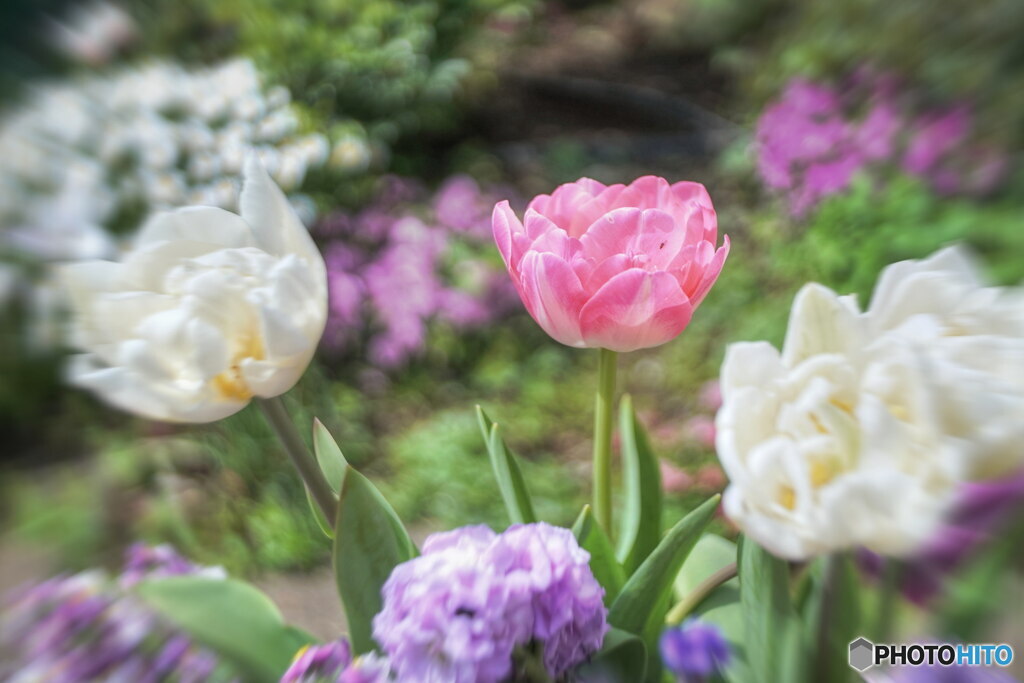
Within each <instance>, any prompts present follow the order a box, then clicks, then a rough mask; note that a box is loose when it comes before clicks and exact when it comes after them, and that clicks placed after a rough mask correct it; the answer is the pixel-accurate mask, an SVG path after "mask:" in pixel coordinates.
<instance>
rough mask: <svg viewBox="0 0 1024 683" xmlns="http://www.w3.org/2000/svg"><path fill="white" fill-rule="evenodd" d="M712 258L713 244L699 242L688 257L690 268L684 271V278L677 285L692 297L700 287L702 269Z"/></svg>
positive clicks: (713, 253) (713, 252) (713, 256)
mask: <svg viewBox="0 0 1024 683" xmlns="http://www.w3.org/2000/svg"><path fill="white" fill-rule="evenodd" d="M714 258H715V245H713V244H711V242H699V243H698V244H697V248H696V249H694V251H693V256H691V257H690V269H689V271H687V273H686V278H685V279H680V280H679V286H680V287H682V288H683V291H684V292H686V293H687V294H688V295H689V296H691V297H692V296H693V295H694V293H695V292H696V291H697V289H698V288H699V287H700V283H701V281H702V280H703V279H704V270H705V269H706V268H707V267H708V264H710V263H711V261H712V259H714Z"/></svg>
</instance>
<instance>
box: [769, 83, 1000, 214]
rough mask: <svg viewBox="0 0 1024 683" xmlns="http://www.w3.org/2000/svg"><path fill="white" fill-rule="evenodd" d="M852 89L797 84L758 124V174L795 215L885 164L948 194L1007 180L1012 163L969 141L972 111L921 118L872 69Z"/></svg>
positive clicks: (982, 190)
mask: <svg viewBox="0 0 1024 683" xmlns="http://www.w3.org/2000/svg"><path fill="white" fill-rule="evenodd" d="M845 87H846V89H845V91H844V92H843V93H840V91H839V89H838V88H832V87H829V86H826V85H821V84H815V83H810V82H809V81H806V80H803V79H794V80H793V81H791V82H790V83H789V85H788V86H787V87H786V88H785V89H784V90H783V92H782V93H781V95H780V96H779V98H778V99H777V100H776V101H774V102H772V103H771V104H770V105H769V106H768V107H766V108H765V110H764V112H763V113H762V114H761V116H760V118H759V119H758V122H757V127H756V133H755V149H756V151H757V168H758V171H759V172H760V175H761V178H762V180H763V181H764V183H765V185H766V186H768V187H770V188H772V189H775V190H779V191H782V192H783V194H784V195H785V196H786V199H787V200H788V203H789V207H790V211H791V212H792V213H793V215H796V216H800V215H803V214H806V213H807V211H809V210H810V209H811V208H813V207H814V206H815V205H817V204H818V203H819V202H821V201H822V200H823V199H825V198H827V197H829V196H832V195H834V194H837V193H839V192H842V191H844V190H845V189H846V188H847V187H849V186H850V183H851V181H852V179H853V178H854V177H855V176H856V175H857V174H858V173H859V172H861V171H862V170H864V169H867V168H873V167H875V166H878V165H880V164H898V165H900V166H901V167H902V169H903V170H904V171H905V172H906V173H909V174H911V175H915V176H918V177H920V178H922V179H924V180H926V181H927V182H928V183H929V184H930V185H931V186H932V188H933V189H934V190H935V191H937V192H939V193H942V194H954V193H962V194H970V195H984V194H987V193H989V192H991V191H992V190H993V189H995V187H996V186H997V185H998V184H999V182H1000V181H1001V180H1002V179H1003V177H1005V173H1006V167H1007V159H1006V156H1005V155H1004V154H1000V153H999V152H998V151H997V150H994V149H990V148H986V147H983V146H979V145H976V144H972V143H971V142H970V137H971V135H972V133H973V128H974V120H973V116H972V114H971V111H970V108H969V107H968V106H967V105H966V104H963V103H960V104H956V105H954V106H949V107H946V108H943V109H937V110H931V111H926V112H925V113H923V114H921V113H920V110H918V111H917V113H914V111H913V109H912V107H911V106H910V105H912V101H911V102H908V98H906V97H902V98H901V97H900V95H901V94H902V93H903V92H904V91H906V88H904V87H901V86H900V84H899V82H898V81H897V79H896V78H895V77H894V76H892V75H891V74H886V73H884V72H879V71H877V70H875V69H873V68H871V67H869V66H864V67H861V68H858V69H857V70H855V71H854V73H853V74H852V75H851V76H850V77H849V78H847V79H846V86H845ZM864 105H867V106H866V110H867V111H866V114H864V115H863V116H858V115H857V114H856V112H858V110H860V109H862V108H863V107H864ZM908 110H909V111H908ZM904 140H906V144H905V145H904V144H903V143H904Z"/></svg>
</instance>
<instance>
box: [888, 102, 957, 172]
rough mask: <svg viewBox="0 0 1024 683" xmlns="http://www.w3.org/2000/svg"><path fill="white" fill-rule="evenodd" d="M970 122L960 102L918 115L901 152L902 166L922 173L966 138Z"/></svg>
mask: <svg viewBox="0 0 1024 683" xmlns="http://www.w3.org/2000/svg"><path fill="white" fill-rule="evenodd" d="M971 126H972V117H971V112H970V110H968V109H967V107H964V106H959V107H953V108H951V109H947V110H945V111H939V112H932V113H930V114H926V115H925V116H922V117H921V118H919V119H918V120H917V121H916V122H915V125H914V135H913V137H912V138H911V139H910V142H909V143H908V145H907V151H906V153H905V154H904V156H903V168H904V170H906V171H907V172H908V173H912V174H914V175H925V174H926V173H928V172H929V171H931V170H932V169H933V168H934V167H935V166H936V164H938V163H939V161H940V160H941V159H942V158H943V157H944V156H945V155H947V154H949V153H950V152H951V151H953V150H954V149H955V148H956V147H958V146H959V145H960V144H962V143H963V142H964V140H966V139H967V136H968V134H969V133H970V130H971Z"/></svg>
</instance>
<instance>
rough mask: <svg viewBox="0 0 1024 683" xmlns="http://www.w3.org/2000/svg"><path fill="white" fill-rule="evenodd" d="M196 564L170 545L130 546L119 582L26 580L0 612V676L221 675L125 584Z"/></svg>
mask: <svg viewBox="0 0 1024 683" xmlns="http://www.w3.org/2000/svg"><path fill="white" fill-rule="evenodd" d="M203 571H205V570H204V569H203V568H201V567H197V566H196V565H193V564H192V563H190V562H188V561H187V560H185V559H184V558H182V557H181V556H180V555H178V554H177V553H176V552H174V550H173V549H172V548H170V547H169V546H158V547H156V548H147V547H145V546H133V547H132V548H131V549H130V550H129V552H128V557H127V562H126V566H125V573H124V574H123V575H122V577H121V579H120V580H119V581H110V580H109V579H108V578H107V577H106V576H105V575H104V574H102V573H100V572H87V573H82V574H77V575H74V576H60V577H56V578H54V579H50V580H48V581H44V582H42V583H39V584H36V585H34V586H29V587H27V588H26V589H24V590H22V591H21V592H20V593H19V594H16V595H14V596H12V599H11V601H10V603H9V604H8V605H7V607H6V609H5V610H4V612H3V615H2V618H0V650H2V651H4V652H5V653H6V654H8V655H10V656H9V657H8V658H7V660H5V661H3V662H2V663H0V679H3V680H7V676H8V675H13V674H14V672H18V673H19V674H21V675H23V676H26V680H29V679H31V680H46V681H52V682H53V683H77V682H79V681H100V680H103V681H106V680H125V681H139V682H140V683H144V682H148V681H153V682H154V683H156V682H157V681H161V680H168V679H172V678H173V679H174V680H177V681H182V683H199V682H201V681H223V680H225V679H226V676H228V675H229V672H228V671H227V670H226V669H224V668H223V667H221V668H218V666H219V663H218V660H217V658H216V657H215V656H214V655H213V653H212V652H210V651H208V650H205V649H202V648H200V647H198V646H197V645H195V644H194V643H193V642H191V640H190V639H189V638H188V636H186V635H185V634H183V633H181V632H180V631H178V630H177V629H175V628H174V627H172V626H171V625H170V624H168V623H166V622H164V621H163V620H162V619H160V618H159V617H158V616H157V615H156V614H154V613H153V612H151V611H150V610H149V608H148V607H146V606H145V605H143V604H142V603H140V602H138V601H136V600H135V599H134V598H133V597H132V595H131V594H130V593H127V592H126V590H125V589H126V587H127V586H129V585H132V584H134V583H136V582H137V581H139V580H142V579H145V578H148V577H150V576H173V575H179V574H195V573H199V572H203ZM8 660H9V661H8Z"/></svg>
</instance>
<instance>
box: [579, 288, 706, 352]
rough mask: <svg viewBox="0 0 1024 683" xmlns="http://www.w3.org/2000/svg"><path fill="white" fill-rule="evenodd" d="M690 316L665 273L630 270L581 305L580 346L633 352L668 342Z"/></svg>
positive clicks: (685, 301)
mask: <svg viewBox="0 0 1024 683" xmlns="http://www.w3.org/2000/svg"><path fill="white" fill-rule="evenodd" d="M692 315H693V306H692V305H691V304H690V300H689V299H688V298H687V296H686V295H685V294H684V293H683V291H682V289H680V287H679V283H678V282H677V281H676V279H675V278H674V277H672V275H670V274H668V273H649V272H647V271H645V270H641V269H639V268H631V269H630V270H627V271H625V272H623V273H620V274H618V275H616V276H615V277H613V278H612V279H611V280H609V281H608V282H607V283H606V284H605V285H604V286H603V287H601V289H600V290H598V292H597V293H596V294H595V295H594V296H593V297H591V299H590V300H589V301H588V302H587V303H586V305H585V306H583V310H582V311H581V312H580V325H581V330H582V332H583V338H584V339H585V340H586V345H587V346H590V347H601V348H606V349H611V350H613V351H633V350H636V349H642V348H647V347H650V346H657V345H659V344H664V343H665V342H667V341H669V340H670V339H672V338H673V337H675V336H676V335H678V334H679V333H680V332H682V331H683V329H685V327H686V325H687V324H688V323H689V322H690V317H691V316H692Z"/></svg>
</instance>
